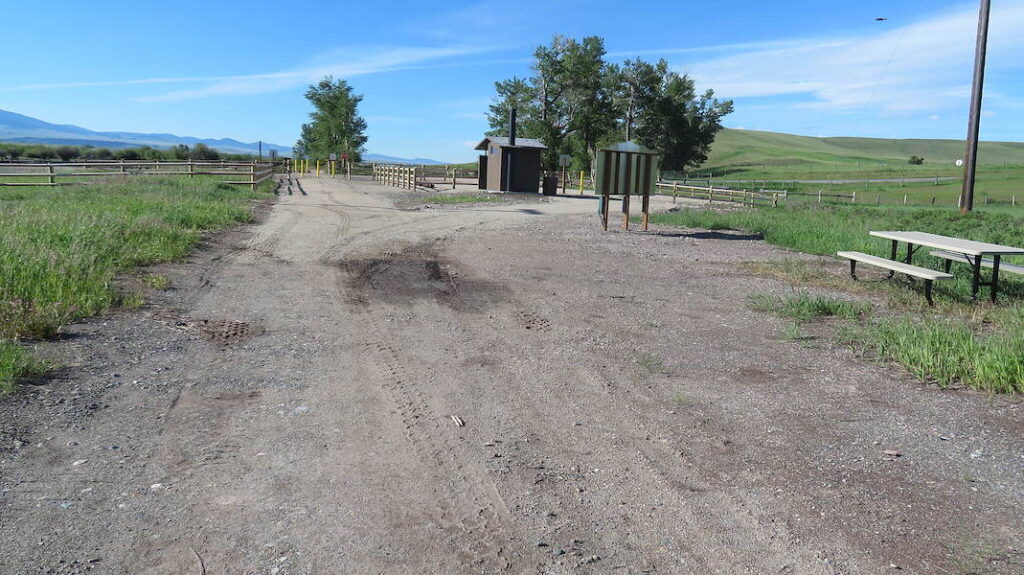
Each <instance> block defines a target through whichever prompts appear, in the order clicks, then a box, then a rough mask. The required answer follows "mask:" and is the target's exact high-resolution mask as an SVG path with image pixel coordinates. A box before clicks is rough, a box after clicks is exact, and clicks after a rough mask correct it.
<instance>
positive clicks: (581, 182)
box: [580, 170, 583, 196]
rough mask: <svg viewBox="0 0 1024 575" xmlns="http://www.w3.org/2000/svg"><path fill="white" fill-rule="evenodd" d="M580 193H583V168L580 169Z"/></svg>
mask: <svg viewBox="0 0 1024 575" xmlns="http://www.w3.org/2000/svg"><path fill="white" fill-rule="evenodd" d="M580 195H581V196H582V195H583V170H580Z"/></svg>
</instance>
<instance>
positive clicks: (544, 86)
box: [487, 36, 733, 169]
mask: <svg viewBox="0 0 1024 575" xmlns="http://www.w3.org/2000/svg"><path fill="white" fill-rule="evenodd" d="M604 56H605V49H604V40H603V39H601V38H600V37H597V36H591V37H587V38H584V39H583V40H582V41H576V40H574V39H567V38H564V37H562V36H555V37H554V38H553V39H552V41H551V44H550V45H547V46H540V47H538V48H537V50H536V51H535V52H534V65H533V72H534V74H533V76H531V77H530V78H528V79H522V78H516V77H513V78H512V79H510V80H505V81H502V82H496V83H495V90H496V92H497V95H496V96H495V99H494V101H493V103H492V104H491V106H490V108H489V112H488V115H487V116H488V122H489V124H490V127H491V130H490V131H489V132H488V134H490V135H504V134H506V133H507V130H508V128H507V122H508V111H509V110H510V109H511V108H513V107H515V108H517V110H518V117H519V119H520V121H519V126H520V129H519V131H518V134H517V135H521V136H524V137H532V138H538V139H540V140H541V141H542V142H544V144H545V145H546V146H547V147H548V151H547V152H546V153H545V155H544V164H545V166H546V167H547V168H548V169H552V168H554V167H555V163H556V161H557V158H558V155H559V154H563V153H570V154H572V156H573V167H574V168H578V169H587V168H592V165H593V159H594V157H595V156H596V153H597V149H598V147H599V146H600V145H601V144H606V143H611V142H613V141H616V140H619V139H622V138H625V139H626V140H636V141H638V142H640V143H642V144H644V145H646V146H647V147H650V148H653V149H655V150H657V151H658V152H659V153H660V154H661V155H662V165H663V166H664V167H665V168H666V169H681V168H682V167H684V166H692V165H699V164H700V163H702V162H703V161H705V160H706V159H707V153H708V151H709V150H710V148H711V144H712V143H713V142H714V139H715V135H716V134H717V133H718V131H719V130H720V129H721V128H722V125H721V119H722V118H723V117H724V116H725V115H727V114H729V113H731V112H732V110H733V103H732V102H731V101H724V102H723V101H719V100H717V99H715V97H714V92H712V91H711V90H708V91H707V92H705V93H704V94H702V95H700V96H698V95H697V94H696V93H695V90H694V83H693V81H692V80H691V79H690V78H688V77H687V76H685V75H679V74H677V73H675V72H672V71H671V70H670V69H669V66H668V63H667V62H666V61H664V60H660V61H659V62H658V63H657V64H651V63H649V62H645V61H643V60H640V59H635V60H626V61H625V62H624V63H623V64H622V65H621V66H619V65H615V64H608V63H606V62H605V60H604Z"/></svg>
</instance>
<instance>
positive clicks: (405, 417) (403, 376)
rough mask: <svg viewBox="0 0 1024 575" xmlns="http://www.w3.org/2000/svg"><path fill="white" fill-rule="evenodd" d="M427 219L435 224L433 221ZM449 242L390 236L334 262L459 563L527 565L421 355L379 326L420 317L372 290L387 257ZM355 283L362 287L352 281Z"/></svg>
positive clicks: (491, 568) (365, 363)
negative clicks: (419, 362)
mask: <svg viewBox="0 0 1024 575" xmlns="http://www.w3.org/2000/svg"><path fill="white" fill-rule="evenodd" d="M426 227H427V228H430V229H433V228H434V227H435V224H429V225H427V226H426ZM450 242H451V238H450V237H446V236H441V237H437V238H435V239H434V240H432V241H430V242H428V243H427V244H420V245H416V246H413V247H411V248H406V249H404V250H401V251H396V250H395V248H394V247H390V246H393V245H394V243H393V242H390V241H389V242H386V244H388V247H385V248H384V249H383V250H381V251H380V252H379V255H380V258H379V259H378V260H375V261H373V262H372V263H371V264H370V265H369V266H367V267H365V268H362V269H360V270H358V271H354V270H351V269H349V270H346V269H344V268H343V267H337V268H336V269H337V271H336V281H335V286H336V289H337V298H338V301H339V302H340V303H342V304H343V305H345V306H346V308H347V309H349V310H350V311H351V317H352V319H353V324H354V328H355V333H356V340H357V341H358V342H359V343H360V346H361V348H362V349H363V350H364V351H365V353H364V354H362V357H361V360H362V361H361V364H362V365H361V366H360V371H361V372H363V373H367V374H368V375H371V376H370V377H367V378H366V380H367V381H377V382H379V385H380V386H381V389H382V391H383V392H384V393H385V394H386V395H387V397H389V398H390V400H391V403H392V405H393V407H394V410H395V413H396V415H397V416H398V418H399V419H400V421H401V425H402V428H403V431H404V433H405V435H406V438H407V440H408V442H409V443H410V444H411V445H412V446H413V451H414V452H416V453H419V454H421V457H420V459H421V462H422V463H424V464H425V469H427V470H428V473H429V477H428V478H425V483H426V484H429V485H432V486H433V488H434V489H436V490H438V493H437V498H436V499H435V502H434V505H435V512H434V513H435V519H436V521H437V524H438V525H439V526H440V527H441V529H442V530H443V531H444V532H445V533H446V537H447V539H448V541H449V543H450V545H452V547H453V549H454V551H455V553H456V554H457V555H458V556H459V557H460V563H462V564H465V565H469V566H472V569H473V571H482V572H495V571H505V570H508V569H512V568H514V567H516V566H517V565H518V566H519V567H521V565H519V563H520V561H519V559H518V558H517V557H514V556H512V555H511V554H510V553H509V552H508V549H509V548H510V547H511V546H512V545H513V542H514V541H516V540H517V539H518V538H517V537H516V535H515V526H514V524H513V522H512V520H511V516H510V513H509V510H508V508H507V506H506V505H505V502H504V501H503V500H502V498H501V496H500V495H499V493H498V490H497V488H496V486H495V485H494V483H493V481H492V480H491V479H490V478H489V477H488V476H487V474H486V471H485V470H479V469H476V468H475V467H474V466H473V465H472V463H470V462H466V461H460V460H458V459H457V456H456V455H455V454H457V453H459V451H460V445H459V441H457V440H453V438H452V433H451V427H448V426H451V425H454V424H453V423H452V421H451V420H450V419H449V414H441V413H437V412H435V411H434V409H433V408H432V407H431V401H430V398H429V396H428V393H427V391H426V388H429V387H431V382H429V381H422V377H423V375H422V374H420V373H414V372H413V371H412V370H410V368H409V367H408V366H410V365H413V364H414V363H415V362H414V361H413V360H411V359H410V358H408V357H404V355H403V353H402V352H401V350H399V349H397V348H396V347H395V346H394V345H392V344H391V343H390V341H389V340H390V338H388V337H386V336H387V333H386V330H382V329H381V326H382V325H383V324H384V323H385V318H387V317H391V316H394V315H398V314H400V315H403V316H404V317H405V318H406V320H413V321H414V320H415V314H414V312H412V311H410V310H408V309H401V310H399V309H396V308H393V307H392V306H388V305H386V304H381V303H377V302H374V301H373V299H374V298H373V295H372V294H371V293H367V291H373V290H374V289H377V288H379V287H380V286H374V285H373V279H374V276H378V275H383V274H386V270H387V267H388V265H389V262H396V261H400V260H401V258H413V259H415V258H417V257H422V256H424V255H425V254H432V253H435V251H436V250H437V249H438V248H439V247H441V246H443V245H445V244H449V243H450ZM361 251H363V252H364V254H365V252H366V250H365V249H364V250H361ZM353 271H354V273H353ZM446 282H447V280H446ZM353 284H354V285H355V286H357V287H355V288H350V289H346V286H352V285H353ZM448 285H449V286H450V285H451V283H448ZM453 289H457V288H453ZM443 426H444V427H443Z"/></svg>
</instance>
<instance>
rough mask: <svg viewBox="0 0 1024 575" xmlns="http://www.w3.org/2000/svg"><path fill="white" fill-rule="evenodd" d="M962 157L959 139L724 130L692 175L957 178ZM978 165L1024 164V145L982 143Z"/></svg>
mask: <svg viewBox="0 0 1024 575" xmlns="http://www.w3.org/2000/svg"><path fill="white" fill-rule="evenodd" d="M964 152H965V143H964V142H963V141H961V140H922V139H916V140H915V139H908V140H890V139H882V138H815V137H808V136H797V135H793V134H780V133H775V132H759V131H753V130H737V129H725V130H722V131H721V132H719V133H718V136H717V137H716V138H715V143H714V145H713V146H712V148H711V153H710V154H709V155H708V160H707V161H706V162H705V163H704V165H702V166H701V167H700V169H699V170H691V173H692V174H698V173H699V174H707V173H710V172H715V174H716V177H722V176H723V175H725V176H727V177H745V178H747V177H749V178H762V177H765V178H767V179H827V178H829V177H830V174H836V176H834V177H845V176H849V175H851V174H862V177H897V178H898V177H900V175H901V174H903V175H906V176H907V177H911V176H916V177H930V176H936V175H939V176H944V175H959V174H962V172H963V170H962V168H957V167H956V166H955V164H954V162H955V160H957V159H960V158H963V157H964ZM912 155H916V156H920V157H923V158H924V159H925V164H924V165H922V166H913V165H911V164H909V163H907V160H908V159H909V158H910V156H912ZM978 161H979V163H980V164H981V165H982V166H983V171H988V172H992V173H995V174H997V175H998V174H999V172H1000V170H1001V169H1003V166H1004V164H1006V165H1007V166H1010V165H1013V164H1016V165H1018V166H1021V165H1024V143H1017V142H981V144H980V146H979V152H978Z"/></svg>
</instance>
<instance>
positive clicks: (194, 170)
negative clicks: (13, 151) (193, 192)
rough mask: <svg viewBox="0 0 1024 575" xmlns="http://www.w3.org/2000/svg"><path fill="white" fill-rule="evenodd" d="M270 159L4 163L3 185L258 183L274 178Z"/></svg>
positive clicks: (253, 185)
mask: <svg viewBox="0 0 1024 575" xmlns="http://www.w3.org/2000/svg"><path fill="white" fill-rule="evenodd" d="M274 168H275V166H274V164H273V163H269V162H203V161H200V162H193V161H182V162H154V161H117V162H80V163H12V164H0V186H68V185H85V184H89V183H91V182H88V181H86V180H87V179H89V178H96V177H111V176H222V177H225V178H231V179H229V180H225V182H226V183H228V184H237V185H245V186H250V187H251V188H252V189H253V190H255V189H256V186H258V185H260V184H261V183H263V182H264V181H266V180H268V179H269V178H271V177H273V175H274Z"/></svg>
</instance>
